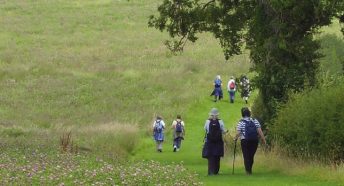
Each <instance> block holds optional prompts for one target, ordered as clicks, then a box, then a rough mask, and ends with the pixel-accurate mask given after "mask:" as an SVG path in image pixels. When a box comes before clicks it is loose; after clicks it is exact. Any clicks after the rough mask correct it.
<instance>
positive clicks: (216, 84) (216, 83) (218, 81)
mask: <svg viewBox="0 0 344 186" xmlns="http://www.w3.org/2000/svg"><path fill="white" fill-rule="evenodd" d="M221 83H222V82H221V80H220V79H215V87H220V86H221Z"/></svg>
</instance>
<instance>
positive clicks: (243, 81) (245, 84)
mask: <svg viewBox="0 0 344 186" xmlns="http://www.w3.org/2000/svg"><path fill="white" fill-rule="evenodd" d="M240 86H241V98H242V99H243V100H244V101H245V103H246V104H247V103H248V98H249V97H250V90H251V89H250V88H251V87H250V80H249V79H248V78H247V76H246V75H242V76H241V78H240Z"/></svg>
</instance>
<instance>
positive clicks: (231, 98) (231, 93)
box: [227, 76, 236, 103]
mask: <svg viewBox="0 0 344 186" xmlns="http://www.w3.org/2000/svg"><path fill="white" fill-rule="evenodd" d="M227 91H228V93H229V102H230V103H234V97H235V91H236V84H235V80H234V76H231V78H230V80H229V81H228V84H227Z"/></svg>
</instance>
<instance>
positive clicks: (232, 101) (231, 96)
mask: <svg viewBox="0 0 344 186" xmlns="http://www.w3.org/2000/svg"><path fill="white" fill-rule="evenodd" d="M234 94H235V93H234V91H229V97H230V102H231V103H234Z"/></svg>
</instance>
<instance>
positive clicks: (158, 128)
mask: <svg viewBox="0 0 344 186" xmlns="http://www.w3.org/2000/svg"><path fill="white" fill-rule="evenodd" d="M164 129H165V122H164V121H163V120H162V118H161V117H160V116H157V117H156V120H155V121H154V123H153V137H154V140H155V142H156V149H157V151H158V152H162V143H163V142H164V138H165V136H164Z"/></svg>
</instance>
